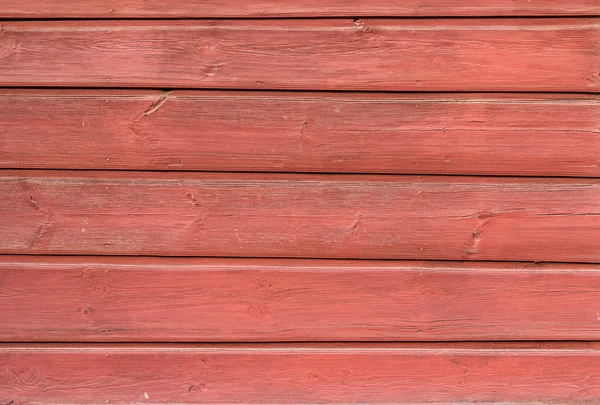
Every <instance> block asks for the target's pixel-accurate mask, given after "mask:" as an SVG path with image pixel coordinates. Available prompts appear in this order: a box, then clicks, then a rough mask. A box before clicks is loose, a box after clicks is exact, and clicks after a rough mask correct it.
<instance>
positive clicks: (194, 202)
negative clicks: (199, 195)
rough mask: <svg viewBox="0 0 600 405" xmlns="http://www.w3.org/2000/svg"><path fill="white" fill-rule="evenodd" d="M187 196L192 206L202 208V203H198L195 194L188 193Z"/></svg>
mask: <svg viewBox="0 0 600 405" xmlns="http://www.w3.org/2000/svg"><path fill="white" fill-rule="evenodd" d="M185 195H186V196H187V198H188V199H189V200H190V202H191V203H192V205H193V206H194V207H196V208H200V206H201V204H200V201H198V200H197V199H196V197H194V194H192V193H191V192H189V191H188V192H187V193H186V194H185Z"/></svg>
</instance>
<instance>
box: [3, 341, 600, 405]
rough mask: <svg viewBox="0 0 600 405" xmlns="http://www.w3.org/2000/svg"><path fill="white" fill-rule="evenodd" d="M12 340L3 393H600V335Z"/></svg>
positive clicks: (512, 398) (49, 398)
mask: <svg viewBox="0 0 600 405" xmlns="http://www.w3.org/2000/svg"><path fill="white" fill-rule="evenodd" d="M588 346H589V345H571V346H570V347H568V348H563V349H560V348H559V349H551V348H546V347H544V346H542V348H539V349H534V348H513V347H511V346H508V347H503V346H497V347H493V346H492V348H489V347H487V346H486V345H482V344H480V345H479V347H470V348H469V347H462V346H458V347H454V346H448V345H421V346H419V347H414V346H403V345H384V344H380V345H377V346H363V345H350V346H333V345H326V346H315V345H302V346H282V345H270V346H243V345H238V346H227V345H221V346H202V345H198V346H179V347H177V346H175V347H174V346H168V345H167V346H142V347H140V346H121V347H119V346H117V347H114V346H101V345H100V346H98V345H96V346H66V347H65V346H54V345H52V346H33V347H32V346H21V345H13V346H6V345H2V346H0V399H2V400H3V403H10V402H11V401H13V404H14V403H18V404H21V405H25V404H34V403H35V404H40V403H49V404H50V403H54V404H56V403H62V404H64V403H68V404H72V403H77V404H106V401H109V402H108V403H170V404H173V403H282V404H298V403H425V402H426V403H470V402H503V403H507V402H513V403H595V402H598V401H600V351H599V350H598V348H597V346H593V345H592V346H591V347H588Z"/></svg>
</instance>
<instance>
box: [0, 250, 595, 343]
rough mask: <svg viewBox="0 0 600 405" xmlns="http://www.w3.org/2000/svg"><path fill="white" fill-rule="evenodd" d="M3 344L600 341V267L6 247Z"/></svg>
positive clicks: (1, 277)
mask: <svg viewBox="0 0 600 405" xmlns="http://www.w3.org/2000/svg"><path fill="white" fill-rule="evenodd" d="M0 285H1V286H2V287H1V289H0V319H2V322H1V323H0V340H2V341H13V342H16V341H29V342H32V341H39V342H43V341H49V342H56V341H65V342H66V341H69V342H77V341H90V342H93V341H106V342H109V341H110V342H119V341H120V342H127V341H130V342H131V341H145V342H151V341H154V342H162V341H166V342H169V341H171V342H174V341H179V342H186V341H188V342H198V341H205V342H227V341H230V342H235V341H381V340H388V341H397V340H403V341H407V340H413V341H426V340H432V341H433V340H439V341H441V340H490V339H491V340H576V339H583V340H585V339H590V340H600V322H599V320H600V313H599V312H598V311H599V309H598V302H600V266H598V265H566V264H561V265H541V264H537V265H536V264H529V265H523V264H517V263H508V264H501V263H454V262H446V263H444V262H426V263H421V262H391V261H329V260H325V261H313V260H264V259H263V260H260V259H178V258H100V257H84V258H74V257H40V258H37V257H34V256H24V257H19V256H0Z"/></svg>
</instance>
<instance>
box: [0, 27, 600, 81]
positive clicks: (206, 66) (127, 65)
mask: <svg viewBox="0 0 600 405" xmlns="http://www.w3.org/2000/svg"><path fill="white" fill-rule="evenodd" d="M598 23H599V20H598V19H593V18H587V19H480V20H452V19H445V20H431V19H425V20H423V19H417V20H393V19H392V20H387V19H385V20H357V21H353V20H351V19H347V20H279V21H277V20H275V21H273V20H271V21H265V20H262V21H261V20H229V21H202V20H199V21H116V22H115V21H74V22H67V21H55V22H6V23H3V24H2V42H1V46H0V57H1V58H2V63H1V64H0V85H2V86H65V87H68V86H75V87H80V86H93V87H107V86H108V87H121V86H125V87H158V88H182V87H184V88H238V89H239V88H243V89H321V90H323V89H330V90H408V91H422V90H427V91H438V90H443V91H566V92H573V91H579V92H595V91H598V90H599V89H600V75H599V73H600V57H599V55H600V29H599V28H598V27H599V24H598Z"/></svg>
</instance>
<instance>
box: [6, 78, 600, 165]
mask: <svg viewBox="0 0 600 405" xmlns="http://www.w3.org/2000/svg"><path fill="white" fill-rule="evenodd" d="M32 139H35V142H31V140H32ZM0 167H1V168H39V169H44V168H47V169H118V170H209V171H287V172H340V173H342V172H346V173H347V172H350V173H352V172H362V173H409V174H410V173H416V174H418V173H428V174H477V175H481V174H488V175H507V174H508V175H541V176H587V177H597V176H600V99H598V97H597V96H592V95H589V96H583V95H543V94H533V95H516V94H510V95H505V94H471V95H461V94H451V95H450V94H448V95H446V94H445V95H441V94H438V95H431V94H394V95H387V94H367V95H365V94H363V95H358V94H352V95H346V94H331V93H272V92H268V93H258V92H230V91H228V92H220V91H217V92H215V91H203V92H186V91H176V92H170V93H164V92H156V91H115V90H107V91H105V90H98V91H81V90H63V91H56V90H22V89H20V90H2V91H0Z"/></svg>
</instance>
